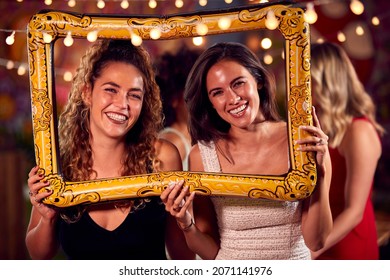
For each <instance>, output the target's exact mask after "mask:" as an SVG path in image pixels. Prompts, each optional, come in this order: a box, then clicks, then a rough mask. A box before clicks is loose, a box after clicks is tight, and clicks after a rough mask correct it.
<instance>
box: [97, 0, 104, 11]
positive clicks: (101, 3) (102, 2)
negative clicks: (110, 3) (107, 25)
mask: <svg viewBox="0 0 390 280" xmlns="http://www.w3.org/2000/svg"><path fill="white" fill-rule="evenodd" d="M96 6H97V7H98V8H99V9H103V8H104V7H105V6H106V3H105V2H104V1H103V0H98V2H97V4H96Z"/></svg>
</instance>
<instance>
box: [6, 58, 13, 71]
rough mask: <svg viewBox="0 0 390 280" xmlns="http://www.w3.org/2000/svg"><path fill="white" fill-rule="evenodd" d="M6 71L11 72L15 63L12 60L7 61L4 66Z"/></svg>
mask: <svg viewBox="0 0 390 280" xmlns="http://www.w3.org/2000/svg"><path fill="white" fill-rule="evenodd" d="M5 67H6V68H7V69H8V70H11V69H13V68H14V67H15V63H14V62H13V61H12V60H8V61H7V64H6V66H5Z"/></svg>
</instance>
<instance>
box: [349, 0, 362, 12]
mask: <svg viewBox="0 0 390 280" xmlns="http://www.w3.org/2000/svg"><path fill="white" fill-rule="evenodd" d="M349 8H350V9H351V11H352V13H354V14H355V15H361V14H362V13H363V12H364V5H363V3H362V2H360V1H359V0H352V1H351V3H350V4H349Z"/></svg>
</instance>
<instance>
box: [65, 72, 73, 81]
mask: <svg viewBox="0 0 390 280" xmlns="http://www.w3.org/2000/svg"><path fill="white" fill-rule="evenodd" d="M72 79H73V75H72V73H71V72H70V71H66V72H65V73H64V81H65V82H71V81H72Z"/></svg>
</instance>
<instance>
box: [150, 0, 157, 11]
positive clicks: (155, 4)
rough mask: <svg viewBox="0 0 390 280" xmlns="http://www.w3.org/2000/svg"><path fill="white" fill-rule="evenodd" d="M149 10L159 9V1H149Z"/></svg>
mask: <svg viewBox="0 0 390 280" xmlns="http://www.w3.org/2000/svg"><path fill="white" fill-rule="evenodd" d="M148 5H149V8H151V9H154V8H156V7H157V1H156V0H149V3H148Z"/></svg>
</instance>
